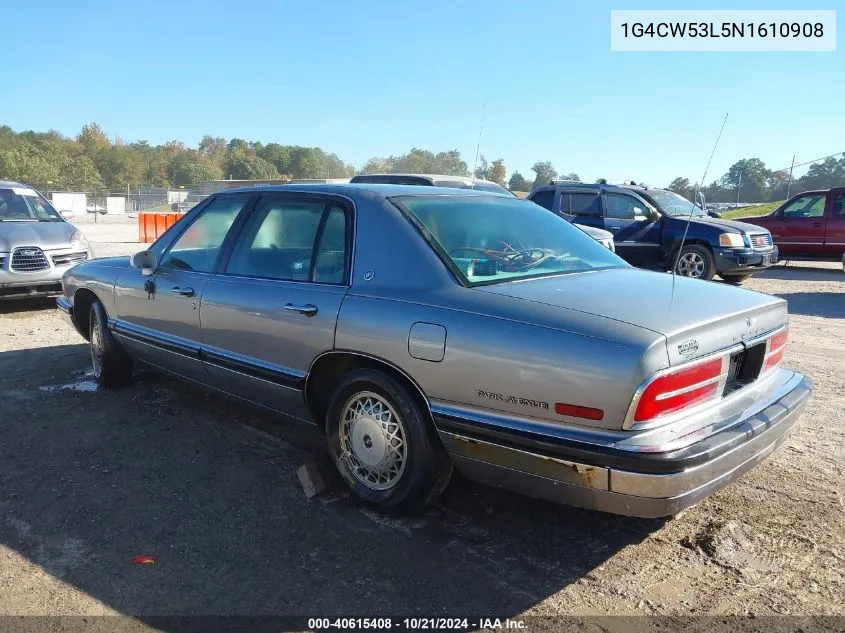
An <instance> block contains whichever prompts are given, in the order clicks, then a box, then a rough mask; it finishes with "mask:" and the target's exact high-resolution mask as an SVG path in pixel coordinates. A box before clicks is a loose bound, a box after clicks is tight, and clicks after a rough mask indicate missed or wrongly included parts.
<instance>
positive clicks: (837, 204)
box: [833, 193, 845, 218]
mask: <svg viewBox="0 0 845 633" xmlns="http://www.w3.org/2000/svg"><path fill="white" fill-rule="evenodd" d="M833 215H834V216H836V217H838V218H845V193H840V194H839V195H838V196H836V198H835V199H834V201H833Z"/></svg>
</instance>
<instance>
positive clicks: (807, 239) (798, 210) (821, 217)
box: [769, 192, 827, 257]
mask: <svg viewBox="0 0 845 633" xmlns="http://www.w3.org/2000/svg"><path fill="white" fill-rule="evenodd" d="M826 204H827V195H826V194H825V193H821V192H820V193H806V194H803V195H800V196H798V197H797V198H795V199H793V200H792V201H791V202H789V203H787V204H786V205H785V206H784V207H783V208H782V209H780V210H779V211H778V212H777V213H776V214H775V217H774V218H773V219H772V222H771V224H770V229H769V230H770V232H771V234H772V239H773V240H774V242H775V244H777V246H778V249H779V251H780V255H781V257H783V256H786V255H795V256H796V257H819V256H821V255H822V254H823V250H824V241H825V206H826Z"/></svg>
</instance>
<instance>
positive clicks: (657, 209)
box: [528, 181, 778, 283]
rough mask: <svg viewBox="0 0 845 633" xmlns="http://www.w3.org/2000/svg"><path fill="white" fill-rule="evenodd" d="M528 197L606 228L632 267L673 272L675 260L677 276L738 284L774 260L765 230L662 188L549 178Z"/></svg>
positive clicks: (581, 221) (566, 215)
mask: <svg viewBox="0 0 845 633" xmlns="http://www.w3.org/2000/svg"><path fill="white" fill-rule="evenodd" d="M528 199H529V200H532V201H533V202H535V203H536V204H539V205H540V206H542V207H545V208H547V209H549V210H550V211H553V212H554V213H557V214H558V215H560V216H562V217H564V218H566V219H567V220H570V221H572V222H574V223H575V224H583V225H585V226H593V227H597V228H600V229H606V230H608V231H610V232H611V233H613V237H614V240H615V242H616V253H617V255H619V256H620V257H622V258H623V259H625V260H626V261H627V262H628V263H630V264H633V265H634V266H640V267H643V268H658V269H662V270H671V269H672V266H673V265H675V262H676V261H677V269H676V272H677V273H678V274H679V275H685V276H687V277H695V278H697V279H707V280H709V279H713V277H714V276H715V275H719V276H720V277H721V278H722V279H724V280H725V281H730V282H734V283H738V282H741V281H742V280H743V279H745V278H747V277H748V276H749V275H751V274H753V273H755V272H758V271H760V270H765V269H766V268H768V267H769V266H772V265H773V264H775V263H777V261H778V250H777V247H776V246H774V244H773V243H772V235H771V233H769V232H768V231H767V230H766V229H763V228H761V227H759V226H754V225H753V224H745V223H743V222H734V221H731V220H723V219H721V218H719V217H712V216H711V215H710V214H708V213H707V212H706V211H704V210H703V209H701V208H699V207H698V206H696V205H694V204H693V203H692V202H690V201H689V200H687V199H686V198H684V197H682V196H679V195H678V194H676V193H674V192H672V191H667V190H665V189H651V188H644V187H637V186H634V185H606V184H588V183H580V182H569V181H567V182H563V183H558V182H554V181H552V184H549V185H545V186H541V187H537V188H535V189H534V190H533V191H532V192H531V193H530V194H529V195H528ZM690 212H692V220H691V221H690V222H689V229H687V219H689V218H690ZM685 230H686V231H687V234H686V239H684V240H683V244H684V246H683V250H682V251H681V252H680V257H678V247H679V246H680V245H681V240H682V238H683V236H684V231H685Z"/></svg>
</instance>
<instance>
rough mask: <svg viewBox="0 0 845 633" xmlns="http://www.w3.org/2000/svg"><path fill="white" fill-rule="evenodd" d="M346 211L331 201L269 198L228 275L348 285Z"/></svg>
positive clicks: (245, 235)
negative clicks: (346, 280)
mask: <svg viewBox="0 0 845 633" xmlns="http://www.w3.org/2000/svg"><path fill="white" fill-rule="evenodd" d="M346 222H347V218H346V213H345V211H344V210H343V209H342V208H341V207H339V206H337V205H335V204H329V205H328V207H327V204H326V201H325V200H295V199H293V200H292V199H289V198H278V197H267V198H265V199H263V200H262V201H261V202H259V203H258V206H257V207H256V209H255V212H254V213H253V215H252V217H251V218H250V219H249V221H248V222H247V224H246V226H245V227H244V230H243V233H242V234H241V236H240V237H239V238H238V241H237V242H236V244H235V247H234V249H233V250H232V256H231V258H230V259H229V264H228V265H227V266H226V272H227V273H229V274H232V275H244V276H247V277H261V278H264V279H277V280H280V281H316V282H321V283H343V281H344V277H345V273H346V250H347V240H346V235H347V231H346Z"/></svg>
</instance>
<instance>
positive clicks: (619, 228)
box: [607, 226, 622, 233]
mask: <svg viewBox="0 0 845 633" xmlns="http://www.w3.org/2000/svg"><path fill="white" fill-rule="evenodd" d="M607 230H608V231H610V232H611V233H618V232H619V231H621V230H622V227H619V226H608V227H607Z"/></svg>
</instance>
